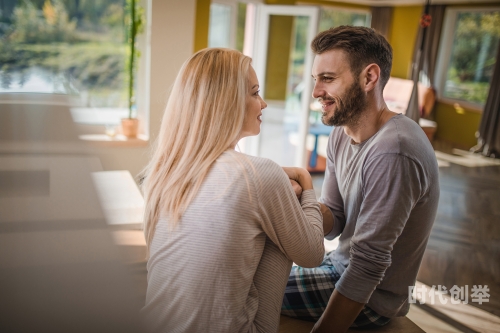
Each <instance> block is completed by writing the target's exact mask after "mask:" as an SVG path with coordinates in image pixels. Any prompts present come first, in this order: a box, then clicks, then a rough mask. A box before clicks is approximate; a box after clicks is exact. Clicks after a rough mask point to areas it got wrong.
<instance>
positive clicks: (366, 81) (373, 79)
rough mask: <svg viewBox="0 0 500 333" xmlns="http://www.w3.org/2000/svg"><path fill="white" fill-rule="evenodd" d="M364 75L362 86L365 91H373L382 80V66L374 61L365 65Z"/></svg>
mask: <svg viewBox="0 0 500 333" xmlns="http://www.w3.org/2000/svg"><path fill="white" fill-rule="evenodd" d="M361 75H362V80H363V81H362V88H363V89H364V91H365V92H369V91H372V90H373V89H375V87H376V86H377V84H378V82H379V80H380V67H379V66H378V65H377V64H375V63H373V64H369V65H368V66H366V67H365V69H364V70H363V71H362V72H361Z"/></svg>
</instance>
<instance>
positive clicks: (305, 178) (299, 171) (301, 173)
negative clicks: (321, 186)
mask: <svg viewBox="0 0 500 333" xmlns="http://www.w3.org/2000/svg"><path fill="white" fill-rule="evenodd" d="M283 170H284V171H285V173H286V174H287V176H288V178H290V179H291V180H294V181H296V182H297V183H298V184H299V185H300V187H301V188H302V190H303V191H305V190H312V189H313V186H312V179H311V175H310V174H309V172H307V170H306V169H303V168H297V167H283ZM292 185H293V184H292Z"/></svg>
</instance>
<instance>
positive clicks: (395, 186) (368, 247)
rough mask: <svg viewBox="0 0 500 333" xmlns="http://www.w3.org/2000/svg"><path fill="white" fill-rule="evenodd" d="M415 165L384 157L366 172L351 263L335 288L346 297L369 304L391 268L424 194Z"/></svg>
mask: <svg viewBox="0 0 500 333" xmlns="http://www.w3.org/2000/svg"><path fill="white" fill-rule="evenodd" d="M420 178H421V177H420V172H419V168H418V166H417V165H416V163H415V162H414V161H413V160H411V159H409V158H407V157H405V156H402V155H399V154H384V155H380V156H378V157H375V158H373V159H372V160H371V161H368V162H367V164H366V165H365V166H364V168H363V203H362V205H361V208H360V212H359V215H358V218H357V221H356V231H355V232H354V235H353V237H352V239H351V244H350V245H351V250H350V261H349V266H348V267H347V268H346V270H345V272H344V273H343V274H342V277H341V278H340V280H339V281H338V282H337V284H336V285H335V288H336V289H337V290H338V291H339V292H340V293H341V294H342V295H344V296H345V297H347V298H349V299H351V300H353V301H356V302H359V303H367V302H368V300H369V299H370V296H371V294H372V293H373V291H374V290H375V288H376V287H377V285H378V284H379V283H380V281H381V280H382V278H383V277H384V275H385V271H386V269H387V268H388V267H389V266H390V265H391V262H392V261H391V253H392V249H393V246H394V244H395V243H396V241H397V239H398V237H399V236H400V235H401V233H402V231H403V228H404V227H405V224H406V221H407V220H408V218H409V216H410V213H411V210H412V208H413V207H414V205H415V204H416V203H417V201H418V200H419V198H420V195H421V193H422V190H421V185H422V184H421V182H420Z"/></svg>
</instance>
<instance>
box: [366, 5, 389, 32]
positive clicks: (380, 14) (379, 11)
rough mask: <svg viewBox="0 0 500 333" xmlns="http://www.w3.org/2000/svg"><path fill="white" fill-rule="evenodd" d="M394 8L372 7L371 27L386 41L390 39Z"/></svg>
mask: <svg viewBox="0 0 500 333" xmlns="http://www.w3.org/2000/svg"><path fill="white" fill-rule="evenodd" d="M392 10H393V7H372V8H371V12H372V23H371V26H372V28H373V29H375V30H376V31H377V32H379V33H380V34H382V36H384V37H385V38H386V39H389V28H390V25H391V21H392Z"/></svg>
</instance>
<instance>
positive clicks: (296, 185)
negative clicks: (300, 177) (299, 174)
mask: <svg viewBox="0 0 500 333" xmlns="http://www.w3.org/2000/svg"><path fill="white" fill-rule="evenodd" d="M290 184H292V188H293V191H294V192H295V195H296V196H297V199H299V200H300V197H301V196H302V187H301V186H300V184H299V183H297V182H296V181H295V180H293V179H290Z"/></svg>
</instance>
